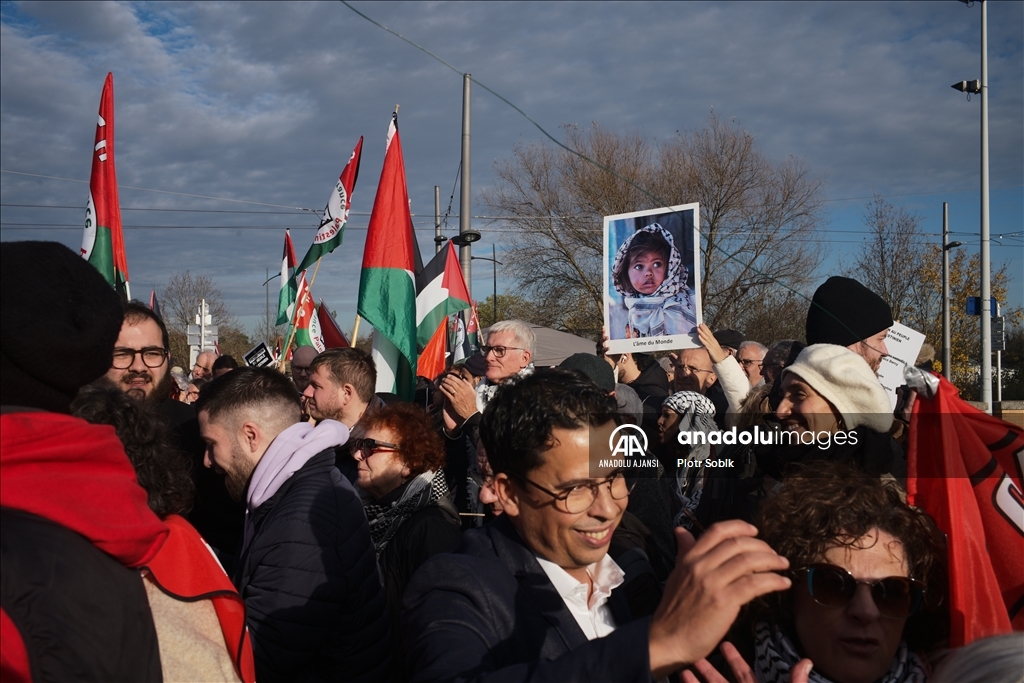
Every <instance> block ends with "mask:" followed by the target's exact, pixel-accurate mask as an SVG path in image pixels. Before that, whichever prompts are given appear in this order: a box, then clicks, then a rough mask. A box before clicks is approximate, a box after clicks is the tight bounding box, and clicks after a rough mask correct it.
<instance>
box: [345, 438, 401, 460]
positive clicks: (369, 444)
mask: <svg viewBox="0 0 1024 683" xmlns="http://www.w3.org/2000/svg"><path fill="white" fill-rule="evenodd" d="M400 450H402V449H401V448H399V447H398V444H396V443H388V442H387V441H377V440H376V439H354V440H353V441H352V454H353V455H356V454H358V455H359V456H360V457H361V458H362V459H363V460H366V459H367V458H369V457H370V456H371V455H373V454H374V453H393V452H395V451H400Z"/></svg>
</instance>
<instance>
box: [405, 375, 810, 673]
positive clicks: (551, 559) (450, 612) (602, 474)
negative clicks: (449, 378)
mask: <svg viewBox="0 0 1024 683" xmlns="http://www.w3.org/2000/svg"><path fill="white" fill-rule="evenodd" d="M616 409H617V406H616V404H615V399H614V398H613V397H610V396H608V395H607V394H606V393H605V392H603V391H601V390H600V389H598V388H597V387H596V386H594V385H593V384H592V383H591V382H589V381H587V380H585V379H583V378H581V377H579V376H578V375H577V374H575V373H572V372H568V371H565V370H561V369H550V370H538V371H537V372H536V373H534V374H533V375H531V376H529V377H527V378H524V379H522V380H520V381H518V382H516V383H514V384H511V385H509V386H504V387H501V388H500V389H499V390H498V391H497V393H496V394H495V396H494V398H493V399H492V400H491V402H490V403H489V404H488V406H487V408H486V410H485V411H484V414H483V418H482V420H481V438H482V440H483V442H484V445H485V448H486V449H487V454H488V459H489V461H490V464H491V467H492V468H493V469H494V471H495V473H496V474H495V479H494V489H495V492H496V494H497V496H498V498H499V500H500V502H501V504H502V506H503V507H504V514H503V516H502V518H500V519H498V520H497V521H495V522H493V523H492V524H490V525H488V526H486V527H483V528H481V529H474V530H470V531H468V532H466V533H465V534H463V541H462V545H461V546H460V548H459V549H458V550H457V551H456V552H455V553H453V554H443V555H437V556H435V557H433V558H431V559H430V560H428V561H427V562H426V563H424V564H423V565H422V566H421V567H420V569H419V571H417V573H416V575H415V576H413V579H412V581H411V582H410V584H409V587H408V589H407V590H406V593H405V599H404V604H403V608H404V613H403V648H404V650H405V657H406V660H407V667H406V673H407V675H408V676H409V677H410V678H411V680H413V681H470V680H472V681H485V680H502V681H534V680H538V681H539V680H558V681H602V680H610V681H650V680H651V679H652V678H661V677H663V676H666V675H668V674H670V673H671V672H673V671H675V670H678V669H681V668H682V667H684V666H687V665H689V664H692V663H694V662H696V661H697V660H698V659H700V658H701V657H704V656H705V655H707V654H708V653H710V652H711V650H712V648H714V646H715V645H716V644H717V643H718V642H719V640H721V638H722V637H723V636H724V635H725V632H726V631H727V630H728V628H729V626H730V625H731V624H732V622H733V621H734V620H735V618H736V615H737V614H738V612H739V609H740V607H741V606H742V605H743V604H744V603H746V602H748V601H749V600H751V599H753V598H754V597H756V596H758V595H762V594H764V593H767V592H770V591H774V590H784V589H786V588H788V587H789V586H790V585H791V582H790V580H789V579H788V578H784V577H783V576H780V575H778V574H776V573H774V572H776V571H781V570H784V569H786V568H787V566H788V563H787V562H786V560H785V558H782V557H780V556H778V555H777V554H775V552H774V551H772V550H771V549H770V548H769V547H768V546H767V545H766V544H765V543H763V542H761V541H758V540H757V539H755V538H754V534H755V533H756V529H755V528H754V527H752V526H750V525H748V524H746V523H743V522H736V521H733V522H726V523H724V524H721V525H717V526H716V527H714V528H712V529H709V530H708V531H707V533H705V535H704V536H703V537H702V538H701V539H700V541H697V542H696V543H694V540H693V537H692V536H690V535H689V534H688V533H687V532H685V531H682V530H678V531H677V541H678V543H679V556H678V559H677V565H676V569H675V570H674V571H673V572H672V574H671V575H670V576H669V579H668V582H667V583H666V586H665V594H664V598H663V599H662V601H661V603H660V604H659V605H658V608H657V610H656V611H655V613H654V615H653V617H650V616H647V617H642V618H640V619H638V620H634V621H630V617H631V616H637V615H630V614H629V613H628V608H627V607H626V606H625V605H624V601H623V599H622V597H621V596H620V595H619V594H618V593H616V589H617V588H618V587H619V586H621V585H622V580H623V572H622V570H621V568H619V567H618V565H617V564H616V563H615V562H614V561H613V560H611V558H610V557H608V554H607V553H608V547H609V545H610V543H611V539H612V534H613V532H614V530H615V528H616V526H617V525H618V524H619V521H620V520H621V518H622V514H623V512H624V511H625V508H626V503H627V501H628V497H629V485H628V484H627V481H626V479H625V477H624V472H623V470H622V469H618V468H616V467H613V466H608V463H607V462H605V463H602V462H601V461H602V460H606V461H607V460H608V459H610V458H611V450H612V449H611V447H610V445H609V441H610V440H611V437H612V432H613V430H614V429H615V426H616V424H615V421H614V420H613V419H612V416H614V415H615V414H616Z"/></svg>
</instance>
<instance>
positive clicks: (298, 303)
mask: <svg viewBox="0 0 1024 683" xmlns="http://www.w3.org/2000/svg"><path fill="white" fill-rule="evenodd" d="M321 260H322V257H321V258H318V259H317V260H316V267H315V268H314V269H313V277H312V278H311V279H310V280H309V284H308V285H306V291H305V292H303V293H302V299H301V300H299V301H296V302H295V311H293V312H292V321H291V332H290V333H289V335H288V343H287V344H285V345H284V348H283V349H281V360H279V361H278V363H277V368H278V369H279V370H280V369H281V368H282V367H283V366H284V359H285V358H287V357H288V349H290V348H291V347H292V342H293V341H295V330H296V328H295V316H297V315H298V314H299V310H300V309H301V308H302V304H303V303H305V301H306V297H307V296H309V295H310V292H312V291H313V283H314V282H316V273H317V271H318V270H320V261H321Z"/></svg>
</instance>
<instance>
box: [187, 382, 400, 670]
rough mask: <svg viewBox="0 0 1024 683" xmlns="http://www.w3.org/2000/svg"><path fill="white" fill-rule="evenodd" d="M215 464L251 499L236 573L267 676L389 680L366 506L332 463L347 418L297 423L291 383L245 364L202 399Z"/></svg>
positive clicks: (209, 456) (383, 611)
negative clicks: (364, 509) (342, 420)
mask: <svg viewBox="0 0 1024 683" xmlns="http://www.w3.org/2000/svg"><path fill="white" fill-rule="evenodd" d="M196 410H197V411H198V413H199V426H200V429H201V430H202V435H203V440H204V441H205V442H206V444H207V452H206V466H207V467H212V468H216V469H217V470H220V471H222V472H224V473H225V484H226V486H227V488H228V491H229V492H230V493H231V495H232V496H233V497H236V498H241V499H243V500H245V502H246V511H247V514H246V521H245V534H244V540H243V542H242V550H241V553H240V556H239V559H238V565H237V567H236V568H235V571H234V575H233V577H232V579H233V580H234V582H235V586H236V587H237V588H238V592H239V593H241V595H242V598H243V599H244V600H245V612H246V626H247V627H248V628H249V632H250V633H251V636H252V645H253V655H254V658H255V660H256V676H257V678H258V679H259V680H261V681H293V680H341V679H344V680H350V681H354V680H360V681H380V680H387V679H388V675H389V673H390V672H389V670H388V669H389V666H390V662H389V659H390V650H389V648H390V641H389V638H388V634H389V628H388V621H387V606H386V603H385V600H384V593H383V590H382V588H381V583H380V575H379V573H378V571H377V562H376V555H375V554H374V550H373V544H372V543H371V541H370V530H369V526H368V525H367V522H366V516H365V515H364V514H363V508H362V503H361V502H360V499H359V496H358V494H357V493H356V491H355V489H353V488H352V485H351V484H349V482H348V481H346V480H345V478H344V477H342V476H341V473H339V472H338V470H337V469H335V467H334V458H335V455H334V453H335V447H336V446H338V445H339V444H341V443H344V442H345V440H346V439H347V438H348V429H347V428H346V427H345V425H343V424H341V423H339V422H336V421H334V420H323V421H322V422H320V423H319V424H318V425H316V426H315V427H314V426H313V425H311V424H309V423H306V422H300V421H299V411H300V408H299V394H298V392H297V391H295V387H294V386H293V385H292V383H291V381H290V380H289V379H288V378H286V377H285V376H284V375H282V374H281V373H279V372H276V371H274V370H270V369H265V368H248V367H247V368H239V369H238V370H234V371H232V372H229V373H228V374H227V375H224V376H223V377H220V378H218V379H215V380H214V381H213V382H211V383H210V384H208V385H206V386H205V387H204V388H203V392H202V394H201V395H200V396H199V401H197V402H196Z"/></svg>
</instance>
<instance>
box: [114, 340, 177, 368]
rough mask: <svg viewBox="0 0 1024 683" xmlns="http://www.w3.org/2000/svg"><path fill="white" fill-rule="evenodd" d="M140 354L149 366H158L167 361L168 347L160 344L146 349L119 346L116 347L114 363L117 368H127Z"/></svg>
mask: <svg viewBox="0 0 1024 683" xmlns="http://www.w3.org/2000/svg"><path fill="white" fill-rule="evenodd" d="M140 354H141V355H142V362H143V363H145V364H146V367H147V368H158V367H160V366H161V365H163V364H164V363H165V362H166V361H167V349H164V348H161V347H159V346H147V347H146V348H144V349H129V348H125V347H118V348H116V349H114V359H113V362H112V365H113V367H114V368H115V369H117V370H127V369H128V368H130V367H131V366H132V363H134V362H135V356H137V355H140Z"/></svg>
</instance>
